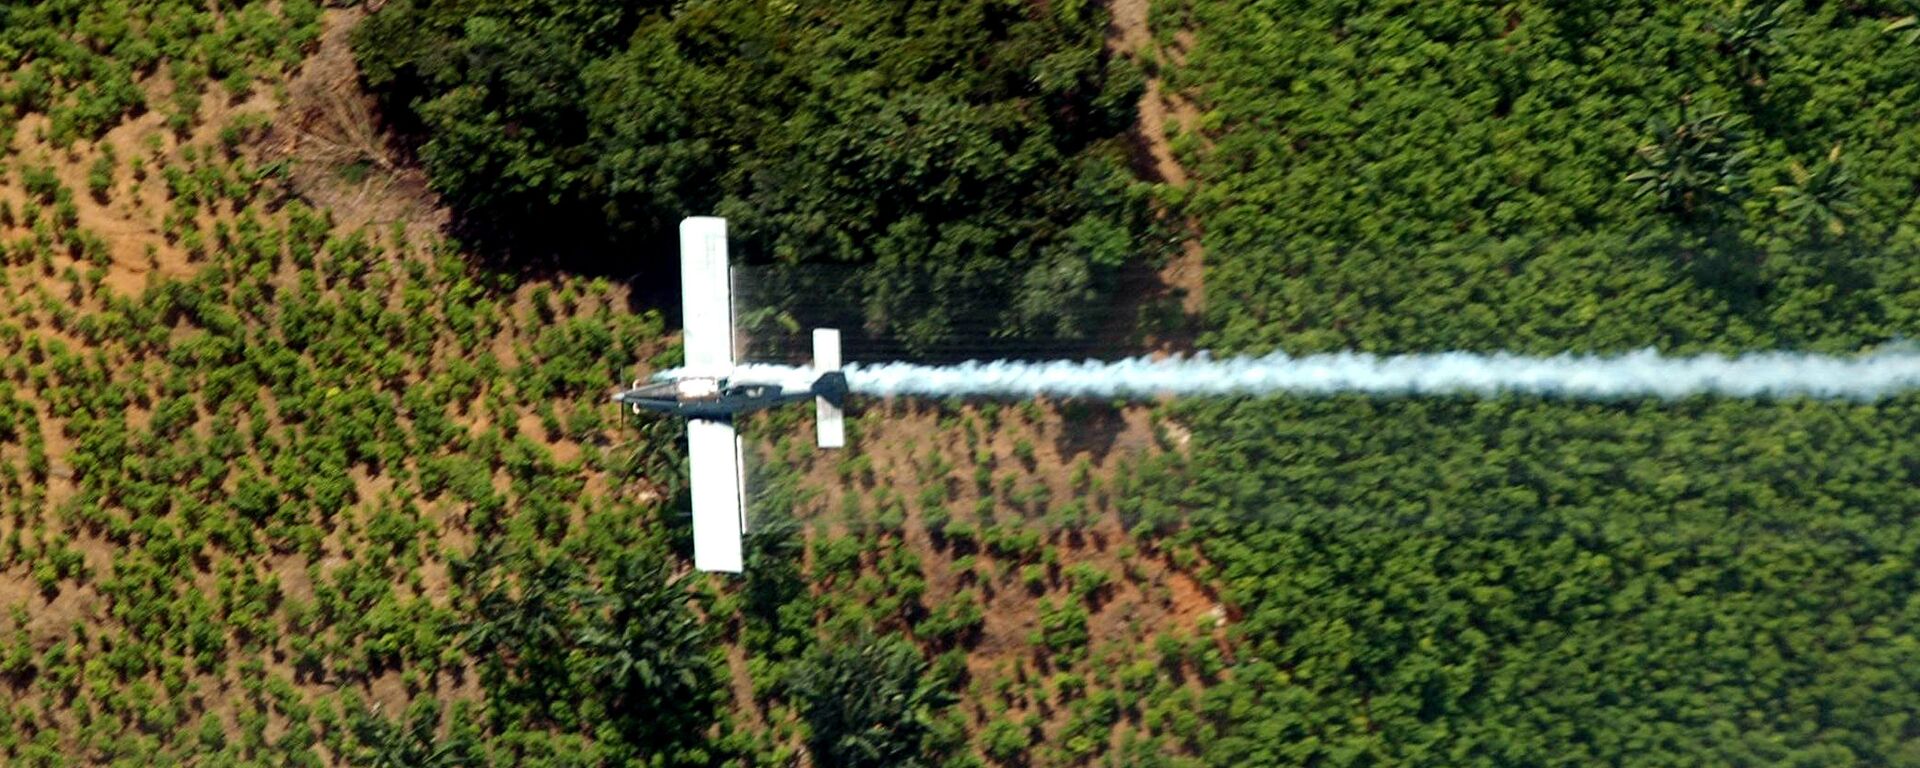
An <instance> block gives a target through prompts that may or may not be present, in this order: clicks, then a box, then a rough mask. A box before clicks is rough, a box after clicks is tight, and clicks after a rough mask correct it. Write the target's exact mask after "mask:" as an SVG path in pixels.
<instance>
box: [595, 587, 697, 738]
mask: <svg viewBox="0 0 1920 768" xmlns="http://www.w3.org/2000/svg"><path fill="white" fill-rule="evenodd" d="M653 555H654V553H651V552H639V553H631V554H628V555H626V556H624V557H622V558H621V559H620V560H618V561H617V562H615V563H614V565H613V567H612V569H611V571H610V573H609V574H608V577H607V578H606V579H605V580H604V582H603V583H602V584H601V585H600V588H599V589H597V590H588V589H585V588H581V589H578V590H576V591H575V592H574V597H575V599H576V600H577V601H578V602H579V604H580V605H581V607H582V608H583V609H585V613H586V617H587V618H586V623H585V625H584V626H583V627H582V628H581V630H580V632H579V634H578V641H579V642H578V646H577V647H578V652H579V654H580V658H581V660H582V667H583V668H584V671H585V673H586V677H587V679H588V680H591V681H593V683H594V685H595V687H596V688H598V689H599V690H600V691H601V692H603V693H604V694H605V695H606V696H607V697H608V704H609V707H608V708H609V710H610V711H613V712H615V713H617V714H619V715H621V716H623V718H625V719H626V720H627V721H628V724H629V726H630V730H631V731H633V732H634V733H633V735H634V737H635V740H636V741H638V742H640V743H643V744H651V745H655V746H659V745H664V744H667V743H673V742H677V741H680V740H683V739H687V738H695V737H698V736H699V735H700V734H702V733H704V732H705V731H706V728H707V726H708V725H709V724H710V721H711V719H712V717H711V715H712V711H711V708H710V707H708V708H703V707H701V706H699V702H701V701H704V700H706V697H707V696H708V693H709V692H710V691H711V690H712V688H713V686H712V685H710V683H711V678H712V676H713V674H712V668H711V667H710V666H709V665H708V661H707V659H708V655H707V650H708V643H707V641H706V632H705V629H704V627H703V625H702V624H701V623H700V621H699V619H698V618H697V617H696V616H695V615H694V613H693V611H692V610H690V609H689V608H688V606H687V593H686V590H685V588H684V587H683V586H682V584H681V579H680V577H679V576H677V575H675V574H674V573H673V571H672V569H671V568H670V567H669V566H668V565H667V563H666V562H665V561H664V559H662V558H660V557H657V556H653Z"/></svg>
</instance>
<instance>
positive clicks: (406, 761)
mask: <svg viewBox="0 0 1920 768" xmlns="http://www.w3.org/2000/svg"><path fill="white" fill-rule="evenodd" d="M378 709H379V708H378V707H377V706H376V707H375V708H374V710H371V711H369V710H360V711H359V712H358V713H356V714H355V715H354V718H353V724H352V730H353V737H354V740H355V741H357V742H359V745H360V749H359V750H358V751H356V752H354V753H352V754H350V755H348V756H347V757H348V762H350V763H351V764H353V765H359V766H367V767H368V768H454V767H455V766H471V765H479V764H480V763H481V761H480V758H479V755H478V754H476V750H475V749H474V745H473V744H472V743H471V741H470V740H469V739H468V738H467V737H466V736H465V735H464V734H461V733H455V734H452V735H451V736H450V738H446V739H442V738H440V735H439V730H440V708H439V706H437V705H435V704H434V703H432V702H431V700H427V701H424V702H423V704H422V705H419V706H414V707H410V708H409V709H410V710H412V711H411V714H410V715H409V716H407V717H406V723H405V724H404V725H402V724H400V723H397V722H394V721H392V720H388V719H387V718H385V717H382V716H381V715H380V713H379V711H378Z"/></svg>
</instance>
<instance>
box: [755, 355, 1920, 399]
mask: <svg viewBox="0 0 1920 768" xmlns="http://www.w3.org/2000/svg"><path fill="white" fill-rule="evenodd" d="M809 373H810V371H808V370H807V369H804V368H789V367H785V366H766V365H751V366H742V367H741V368H740V369H738V370H737V371H736V374H735V375H736V378H749V379H762V378H765V379H768V380H777V381H783V382H786V381H797V380H804V379H805V378H806V376H807V374H809ZM846 375H847V384H848V388H849V389H850V390H852V391H853V392H855V393H858V394H864V395H876V396H882V397H885V396H896V395H912V396H924V397H950V396H968V395H974V396H987V397H1010V398H1024V397H1034V396H1037V395H1049V396H1054V397H1088V398H1101V399H1118V398H1143V397H1155V396H1160V395H1259V394H1300V395H1331V394H1338V393H1363V394H1374V395H1444V394H1467V395H1496V394H1502V393H1527V394H1536V395H1546V396H1553V397H1566V398H1584V399H1614V398H1634V397H1647V396H1652V397H1661V398H1669V399H1672V398H1682V397H1688V396H1691V395H1720V396H1727V397H1795V396H1804V397H1816V398H1840V399H1852V400H1875V399H1880V398H1884V397H1889V396H1892V395H1895V394H1899V393H1902V392H1907V391H1912V390H1916V389H1920V351H1916V350H1914V349H1912V348H1906V347H1902V348H1896V349H1892V350H1882V351H1878V352H1874V353H1869V354H1865V355H1861V356H1853V357H1839V356H1831V355H1813V354H1800V353H1790V352H1763V353H1753V354H1745V355H1739V356H1736V357H1727V356H1723V355H1700V356H1693V357H1667V356H1664V355H1661V354H1660V353H1659V352H1656V351H1654V350H1651V349H1649V350H1642V351H1638V352H1631V353H1627V354H1622V355H1616V356H1599V355H1574V354H1561V355H1555V356H1552V357H1526V356H1521V355H1513V354H1506V353H1494V354H1470V353H1465V352H1440V353H1431V354H1409V355H1387V356H1381V355H1371V354H1362V353H1354V352H1339V353H1333V354H1320V355H1304V356H1300V357H1293V356H1289V355H1284V354H1272V355H1267V356H1264V357H1235V358H1224V359H1213V358H1211V357H1208V356H1207V355H1205V354H1204V353H1203V354H1201V355H1199V356H1197V357H1191V358H1181V357H1175V358H1168V359H1163V360H1154V359H1150V358H1145V357H1136V358H1130V359H1125V360H1118V361H1105V362H1103V361H1093V360H1088V361H1084V362H1074V361H1055V362H1038V363H1026V362H1009V361H996V362H966V363H960V364H957V365H917V364H911V363H884V364H855V365H849V366H847V368H846ZM796 376H797V377H799V378H798V379H796V378H795V377H796Z"/></svg>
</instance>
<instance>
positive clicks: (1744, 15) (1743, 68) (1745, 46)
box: [1708, 0, 1792, 85]
mask: <svg viewBox="0 0 1920 768" xmlns="http://www.w3.org/2000/svg"><path fill="white" fill-rule="evenodd" d="M1791 2H1792V0H1788V1H1787V2H1783V3H1780V4H1779V5H1765V4H1749V3H1748V2H1747V1H1746V0H1734V3H1733V7H1732V8H1730V9H1728V12H1727V13H1726V14H1725V15H1722V16H1721V17H1720V18H1719V19H1716V20H1715V21H1714V22H1712V23H1711V24H1709V25H1708V26H1709V27H1710V28H1711V29H1713V31H1715V32H1718V33H1720V50H1721V51H1723V52H1725V53H1726V54H1727V55H1729V56H1732V57H1733V59H1734V62H1735V63H1736V65H1737V66H1739V68H1740V78H1741V79H1742V80H1745V81H1747V83H1748V84H1750V85H1760V84H1762V83H1763V82H1764V80H1763V78H1762V77H1761V75H1760V59H1761V57H1763V56H1766V55H1767V54H1770V53H1773V48H1774V36H1775V35H1776V34H1777V32H1778V31H1779V27H1780V16H1781V14H1783V13H1785V12H1786V10H1787V7H1788V6H1789V5H1790V4H1791Z"/></svg>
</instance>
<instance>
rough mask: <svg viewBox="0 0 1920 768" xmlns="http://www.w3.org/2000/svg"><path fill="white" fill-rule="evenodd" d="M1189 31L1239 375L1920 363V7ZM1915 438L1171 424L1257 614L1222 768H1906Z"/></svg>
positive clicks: (1206, 183) (1200, 15)
mask: <svg viewBox="0 0 1920 768" xmlns="http://www.w3.org/2000/svg"><path fill="white" fill-rule="evenodd" d="M1160 10H1161V14H1162V15H1163V16H1164V17H1165V18H1166V20H1167V21H1168V22H1169V23H1186V24H1192V25H1194V26H1195V27H1196V32H1195V35H1196V41H1197V42H1196V43H1195V46H1194V48H1193V50H1192V51H1191V53H1190V59H1189V60H1188V63H1187V65H1186V66H1184V67H1180V68H1178V69H1177V70H1176V71H1175V72H1173V73H1172V75H1171V76H1172V77H1173V78H1174V79H1175V80H1177V82H1179V83H1180V84H1181V85H1183V86H1185V87H1187V88H1189V89H1191V91H1192V92H1193V93H1195V94H1196V95H1197V97H1198V98H1199V99H1200V101H1201V103H1202V106H1203V107H1204V108H1206V109H1207V110H1208V113H1207V116H1206V121H1207V123H1208V124H1209V125H1210V126H1212V128H1213V129H1212V130H1210V131H1208V132H1207V134H1206V136H1205V140H1206V142H1205V143H1206V146H1204V147H1199V148H1196V149H1195V150H1194V152H1193V155H1194V156H1195V157H1196V158H1197V159H1198V161H1199V166H1198V169H1197V175H1198V176H1199V179H1200V181H1199V186H1198V189H1199V191H1198V192H1197V193H1196V194H1195V196H1194V198H1193V207H1192V210H1193V211H1194V213H1195V214H1196V215H1197V216H1198V217H1199V220H1200V222H1201V224H1202V229H1203V231H1204V232H1205V233H1206V245H1207V253H1208V260H1209V261H1208V272H1207V288H1208V291H1209V306H1208V311H1209V314H1210V318H1211V320H1212V321H1213V326H1214V331H1213V333H1212V334H1211V336H1210V346H1211V347H1212V348H1213V349H1214V350H1215V351H1216V352H1230V351H1265V350H1271V349H1274V348H1276V347H1278V348H1281V349H1285V350H1288V351H1295V352H1309V351H1322V350H1332V349H1342V348H1359V349H1365V350H1372V351H1382V352H1387V351H1391V352H1401V351H1425V350H1444V349H1476V350H1490V349H1511V350H1518V351H1526V352H1536V353H1552V352H1560V351H1581V352H1584V351H1618V350H1624V349H1632V348H1639V347H1644V346H1658V347H1660V348H1662V349H1666V350H1674V351H1690V350H1719V351H1737V350H1754V349H1773V348H1806V349H1821V350H1828V351H1839V352H1847V351H1854V350H1858V349H1861V348H1863V347H1869V346H1873V345H1876V344H1880V343H1883V342H1886V341H1888V340H1890V339H1893V338H1895V337H1900V336H1907V337H1911V336H1912V335H1913V334H1914V333H1915V331H1916V330H1920V318H1916V316H1915V315H1914V310H1915V308H1916V307H1920V271H1917V270H1920V259H1917V258H1916V257H1917V256H1920V211H1916V207H1915V201H1916V192H1920V133H1917V132H1915V131H1913V130H1912V126H1913V125H1915V124H1916V120H1920V87H1917V86H1916V80H1915V78H1914V77H1913V75H1914V74H1915V73H1916V72H1920V47H1917V46H1915V45H1914V44H1913V40H1912V38H1911V36H1904V37H1903V36H1901V35H1899V34H1898V32H1899V30H1900V27H1898V26H1896V25H1895V22H1897V21H1898V20H1899V19H1900V18H1901V17H1902V16H1903V15H1905V14H1911V13H1913V12H1914V10H1915V9H1914V8H1913V7H1912V6H1911V4H1899V3H1823V2H1807V3H1801V2H1788V3H1758V2H1750V3H1714V2H1697V3H1663V2H1635V1H1631V0H1615V1H1611V2H1583V3H1577V4H1568V3H1556V2H1520V3H1469V4H1440V3H1417V2H1408V3H1377V4H1363V5H1355V4H1351V3H1341V2H1325V1H1317V0H1300V1H1298V2H1219V3H1203V2H1187V3H1178V4H1169V5H1167V6H1165V7H1162V8H1161V9H1160ZM1890 26H1894V29H1893V30H1892V31H1891V32H1889V30H1888V28H1889V27H1890ZM1915 407H1916V401H1915V399H1914V398H1913V397H1911V396H1903V397H1900V398H1897V399H1895V400H1891V401H1888V402H1884V403H1878V404H1853V403H1815V402H1804V401H1785V402H1732V401H1718V400H1711V399H1696V400H1690V401H1687V402H1682V403H1662V402H1657V401H1647V402H1638V401H1636V402H1619V403H1606V404H1574V403H1566V402H1557V401H1553V400H1550V399H1539V398H1522V397H1510V398H1504V399H1501V400H1497V401H1491V402H1475V401H1471V400H1463V399H1453V398H1441V399H1435V400H1377V399H1368V398H1357V397H1348V398H1331V399H1299V398H1280V399H1263V400H1257V401H1245V402H1215V403H1185V404H1182V405H1181V406H1180V407H1179V408H1178V409H1177V410H1178V411H1179V412H1181V413H1182V414H1184V416H1185V417H1186V418H1187V419H1190V420H1191V424H1192V427H1193V432H1194V437H1193V443H1192V444H1193V445H1194V446H1197V450H1196V451H1195V452H1194V453H1193V454H1192V455H1191V456H1190V457H1189V463H1188V464H1187V466H1186V468H1185V470H1184V472H1183V473H1181V474H1179V475H1177V477H1178V478H1179V479H1178V480H1168V481H1166V485H1165V486H1162V488H1163V491H1162V492H1163V494H1164V496H1163V498H1172V499H1177V501H1175V502H1171V503H1175V504H1178V505H1179V508H1183V509H1187V510H1190V511H1191V512H1192V514H1193V515H1194V519H1195V521H1196V523H1197V527H1196V528H1195V529H1194V530H1193V531H1190V532H1189V535H1190V536H1191V537H1192V539H1193V540H1195V541H1198V542H1200V543H1201V544H1202V545H1203V547H1204V549H1205V551H1206V553H1207V554H1208V556H1209V557H1210V558H1211V559H1212V560H1213V562H1214V564H1215V565H1216V566H1217V568H1218V569H1219V574H1220V576H1221V578H1222V579H1223V580H1224V583H1225V585H1226V587H1225V588H1226V590H1227V595H1228V596H1229V600H1230V601H1231V602H1233V603H1234V604H1236V605H1238V606H1240V607H1241V610H1242V611H1243V618H1242V621H1241V622H1240V624H1239V625H1238V626H1237V628H1236V633H1237V634H1236V636H1237V637H1238V638H1239V640H1240V643H1241V648H1240V654H1241V655H1240V658H1239V659H1238V661H1237V663H1236V664H1235V665H1234V666H1233V667H1232V668H1231V670H1230V675H1229V676H1230V680H1229V681H1228V682H1227V683H1225V684H1223V685H1221V686H1218V687H1216V688H1214V689H1213V690H1211V691H1210V692H1209V702H1210V703H1209V711H1210V712H1211V713H1213V714H1214V715H1215V716H1216V717H1217V718H1218V719H1217V720H1215V721H1214V722H1215V723H1216V724H1217V725H1218V726H1219V728H1220V731H1219V737H1218V738H1217V739H1216V740H1213V741H1211V742H1210V746H1209V749H1208V750H1207V753H1206V754H1207V757H1208V759H1209V762H1213V763H1216V764H1222V765H1267V764H1314V765H1360V764H1396V765H1498V764H1527V765H1593V764H1616V763H1634V764H1642V765H1701V764H1799V765H1813V764H1821V765H1832V764H1854V763H1861V764H1905V763H1911V762H1913V761H1914V760H1915V759H1916V756H1917V755H1920V740H1917V739H1916V737H1915V733H1916V731H1915V729H1914V720H1913V712H1914V711H1915V708H1916V703H1917V702H1916V699H1915V695H1914V691H1915V686H1916V684H1917V683H1920V679H1916V676H1915V669H1916V668H1917V667H1916V666H1915V662H1916V659H1915V653H1916V650H1920V592H1916V589H1915V587H1916V585H1915V583H1914V580H1913V577H1912V573H1911V568H1910V564H1911V563H1913V562H1916V558H1920V534H1916V530H1915V528H1914V525H1913V521H1912V512H1913V510H1915V509H1920V496H1916V492H1915V488H1916V481H1920V447H1916V445H1915V443H1914V441H1913V440H1912V435H1913V434H1914V432H1915V430H1916V427H1920V412H1916V410H1915ZM1163 514H1164V513H1163Z"/></svg>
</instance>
